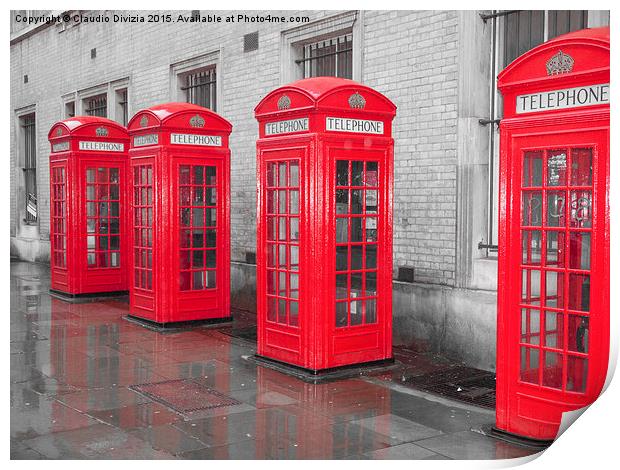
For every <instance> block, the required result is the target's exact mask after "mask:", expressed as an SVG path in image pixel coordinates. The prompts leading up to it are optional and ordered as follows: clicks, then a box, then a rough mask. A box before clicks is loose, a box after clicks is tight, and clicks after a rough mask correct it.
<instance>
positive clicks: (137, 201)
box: [133, 164, 153, 290]
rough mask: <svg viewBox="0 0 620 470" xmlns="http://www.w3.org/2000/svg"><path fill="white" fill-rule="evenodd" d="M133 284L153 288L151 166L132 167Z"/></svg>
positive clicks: (140, 287)
mask: <svg viewBox="0 0 620 470" xmlns="http://www.w3.org/2000/svg"><path fill="white" fill-rule="evenodd" d="M133 171H134V173H133V179H134V194H133V202H134V203H133V211H134V214H133V218H134V237H133V243H134V246H133V249H134V286H135V287H136V288H138V289H145V290H152V289H153V166H152V165H151V164H147V165H137V166H135V167H134V170H133Z"/></svg>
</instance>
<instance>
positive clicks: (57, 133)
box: [56, 127, 62, 135]
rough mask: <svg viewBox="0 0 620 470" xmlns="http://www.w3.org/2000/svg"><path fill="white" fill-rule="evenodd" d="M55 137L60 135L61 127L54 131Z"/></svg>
mask: <svg viewBox="0 0 620 470" xmlns="http://www.w3.org/2000/svg"><path fill="white" fill-rule="evenodd" d="M56 135H62V127H59V128H58V129H56Z"/></svg>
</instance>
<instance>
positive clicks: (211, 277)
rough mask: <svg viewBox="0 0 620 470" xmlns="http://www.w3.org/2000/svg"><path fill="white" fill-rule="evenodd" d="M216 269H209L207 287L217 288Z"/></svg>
mask: <svg viewBox="0 0 620 470" xmlns="http://www.w3.org/2000/svg"><path fill="white" fill-rule="evenodd" d="M215 278H216V271H207V289H215V287H216V286H215Z"/></svg>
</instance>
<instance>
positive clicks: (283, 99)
mask: <svg viewBox="0 0 620 470" xmlns="http://www.w3.org/2000/svg"><path fill="white" fill-rule="evenodd" d="M290 107H291V99H290V98H289V97H288V96H286V95H282V96H280V99H279V100H278V109H289V108H290Z"/></svg>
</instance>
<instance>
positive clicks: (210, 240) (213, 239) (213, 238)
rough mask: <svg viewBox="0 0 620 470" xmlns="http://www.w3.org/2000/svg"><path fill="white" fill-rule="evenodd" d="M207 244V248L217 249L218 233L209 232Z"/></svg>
mask: <svg viewBox="0 0 620 470" xmlns="http://www.w3.org/2000/svg"><path fill="white" fill-rule="evenodd" d="M206 232H207V244H206V246H207V247H209V248H215V245H216V243H217V240H216V231H215V230H207V231H206Z"/></svg>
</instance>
